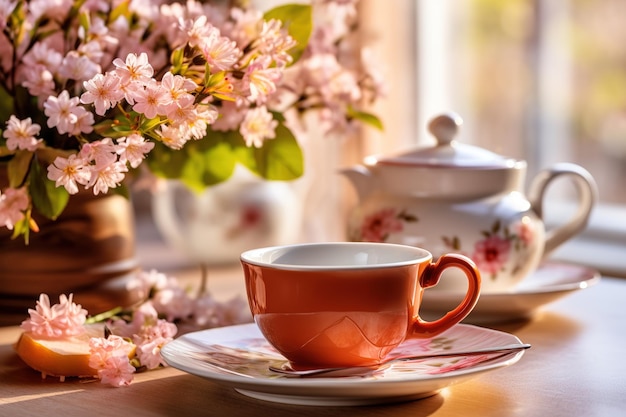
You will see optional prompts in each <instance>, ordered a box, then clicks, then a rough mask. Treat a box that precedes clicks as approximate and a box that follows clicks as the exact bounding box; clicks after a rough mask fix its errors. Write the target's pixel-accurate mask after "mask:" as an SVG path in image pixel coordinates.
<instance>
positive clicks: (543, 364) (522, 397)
mask: <svg viewBox="0 0 626 417" xmlns="http://www.w3.org/2000/svg"><path fill="white" fill-rule="evenodd" d="M211 285H212V286H213V287H212V289H213V291H214V292H219V293H220V294H222V295H224V296H226V295H228V296H230V295H232V294H234V293H240V292H241V291H243V283H242V279H241V278H240V277H239V274H237V273H234V274H233V273H231V274H222V276H221V277H218V278H217V279H216V278H213V281H212V282H211ZM488 327H492V328H495V329H498V330H502V331H507V332H510V333H513V334H515V335H517V336H518V337H519V338H520V339H521V340H522V341H523V342H526V343H531V344H532V345H533V347H532V349H530V350H529V351H527V352H526V353H525V355H524V357H523V358H522V359H521V360H520V361H519V362H518V363H516V364H514V365H512V366H510V367H507V368H503V369H498V370H495V371H493V372H489V373H485V374H481V375H478V376H476V377H475V378H473V379H471V380H469V381H466V382H463V383H461V384H458V385H454V386H452V387H449V388H446V389H444V390H443V391H441V392H440V393H439V394H436V395H434V396H432V397H429V398H426V399H422V400H417V401H412V402H407V403H400V404H391V405H381V406H364V407H313V406H294V405H281V404H274V403H270V402H264V401H260V400H255V399H252V398H248V397H245V396H243V395H241V394H239V393H237V392H236V391H234V390H232V389H230V388H226V387H223V386H220V385H218V384H216V383H214V382H211V381H208V380H205V379H203V378H200V377H197V376H194V375H189V374H186V373H184V372H181V371H178V370H176V369H173V368H165V369H159V370H155V371H150V372H145V373H140V374H137V375H136V376H135V380H134V382H133V383H132V384H131V385H130V386H129V387H125V388H112V387H108V386H104V385H102V384H99V383H94V382H91V383H85V382H81V381H76V380H69V381H66V382H63V383H61V382H59V381H58V380H56V379H45V380H42V379H41V377H40V375H39V374H38V373H37V372H35V371H32V370H31V369H30V368H28V367H27V366H26V365H25V364H24V363H23V362H21V360H20V359H19V358H18V357H17V356H16V355H15V353H14V352H13V349H12V344H13V343H14V342H15V341H16V340H17V337H18V335H19V329H18V328H17V327H4V328H0V416H37V417H41V416H42V415H52V416H77V415H89V416H98V415H105V416H133V417H139V416H200V415H207V416H272V417H280V416H296V415H297V416H317V415H319V416H342V417H346V416H351V415H359V416H482V417H486V416H498V417H502V416H525V417H526V416H551V417H555V416H568V417H569V416H586V417H590V416H616V415H624V413H625V412H626V360H624V353H626V280H623V279H616V278H608V277H603V278H602V279H601V281H600V282H599V283H598V284H597V285H595V286H592V287H590V288H587V289H584V290H580V291H577V292H575V293H571V294H569V295H567V296H566V297H564V298H561V299H559V300H557V301H555V302H553V303H551V304H548V305H547V306H545V307H544V308H543V309H542V310H541V311H539V312H538V314H537V315H535V317H534V318H533V319H531V320H526V321H519V322H511V323H503V324H497V325H490V326H488Z"/></svg>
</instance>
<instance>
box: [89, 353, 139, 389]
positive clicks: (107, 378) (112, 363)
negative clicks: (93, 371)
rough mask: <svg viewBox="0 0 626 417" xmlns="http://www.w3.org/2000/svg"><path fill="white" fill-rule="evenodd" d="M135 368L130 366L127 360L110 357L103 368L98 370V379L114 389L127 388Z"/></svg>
mask: <svg viewBox="0 0 626 417" xmlns="http://www.w3.org/2000/svg"><path fill="white" fill-rule="evenodd" d="M134 373H135V367H134V366H132V365H131V364H130V362H129V361H128V358H124V357H122V356H111V357H110V358H108V359H107V361H106V363H105V366H104V367H103V368H102V369H99V370H98V378H100V381H101V382H102V383H103V384H109V385H112V386H114V387H122V386H128V385H130V384H131V382H133V374H134Z"/></svg>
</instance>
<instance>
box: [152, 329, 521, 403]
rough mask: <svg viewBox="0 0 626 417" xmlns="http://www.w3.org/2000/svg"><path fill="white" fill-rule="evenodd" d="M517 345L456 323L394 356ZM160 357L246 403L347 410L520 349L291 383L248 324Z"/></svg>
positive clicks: (435, 388) (444, 382)
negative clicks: (276, 370)
mask: <svg viewBox="0 0 626 417" xmlns="http://www.w3.org/2000/svg"><path fill="white" fill-rule="evenodd" d="M518 343H521V341H520V339H518V338H517V337H515V336H514V335H511V334H508V333H504V332H500V331H496V330H490V329H484V328H481V327H475V326H471V325H464V324H461V325H456V326H454V327H452V328H451V329H449V330H447V331H446V332H445V333H442V334H441V335H439V336H437V337H435V338H432V339H422V340H419V341H415V340H412V341H407V342H406V343H404V344H402V345H400V346H399V347H397V348H396V350H395V351H394V352H395V354H397V355H399V356H401V355H406V354H409V353H411V354H416V353H419V352H423V353H425V352H429V353H436V352H447V351H451V350H454V351H457V350H474V349H481V348H489V347H494V346H500V345H508V344H518ZM161 354H162V356H163V358H164V359H165V361H166V362H167V363H168V364H169V365H170V366H172V367H174V368H177V369H180V370H183V371H185V372H188V373H190V374H193V375H198V376H201V377H203V378H207V379H209V380H211V381H213V382H215V383H218V384H222V385H225V386H228V387H232V388H234V389H235V390H237V391H238V392H240V393H241V394H244V395H247V396H250V397H253V398H257V399H261V400H265V401H272V402H279V403H287V404H298V405H315V406H348V405H368V404H378V403H390V402H401V401H407V400H414V399H419V398H424V397H428V396H431V395H434V394H436V393H437V392H439V391H440V390H441V389H443V388H445V387H448V386H451V385H454V384H458V383H461V382H464V381H467V380H468V379H471V378H474V377H476V376H477V375H479V374H481V373H484V372H488V371H493V370H496V369H499V368H503V367H506V366H509V365H512V364H514V363H516V362H517V361H519V360H520V359H521V357H522V355H523V354H524V352H523V351H519V352H517V353H513V354H509V355H506V356H503V357H500V356H499V355H498V354H495V355H494V354H488V355H486V356H484V357H483V356H478V357H476V356H471V357H470V356H467V357H462V358H459V357H452V358H438V359H431V360H419V361H406V362H397V363H394V364H393V365H391V366H390V367H383V368H384V369H381V370H380V371H379V372H376V373H373V374H367V375H366V376H351V377H338V378H333V377H311V378H291V377H286V376H284V375H280V374H277V373H274V372H272V371H270V370H269V366H270V365H274V366H280V365H281V364H282V363H284V361H285V358H284V357H282V356H281V355H280V354H279V353H277V352H276V351H275V350H274V349H273V348H272V347H271V346H270V345H269V343H268V342H267V341H266V340H265V339H264V338H263V336H262V335H261V333H260V331H259V329H258V327H257V326H256V325H255V324H244V325H237V326H230V327H222V328H216V329H210V330H203V331H200V332H195V333H189V334H186V335H184V336H181V337H180V338H178V339H176V340H174V341H172V342H170V343H168V344H167V345H165V346H164V347H163V348H162V350H161Z"/></svg>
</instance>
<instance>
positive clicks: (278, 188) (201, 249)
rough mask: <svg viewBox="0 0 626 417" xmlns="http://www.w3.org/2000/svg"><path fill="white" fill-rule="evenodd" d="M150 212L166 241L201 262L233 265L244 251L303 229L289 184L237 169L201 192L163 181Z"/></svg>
mask: <svg viewBox="0 0 626 417" xmlns="http://www.w3.org/2000/svg"><path fill="white" fill-rule="evenodd" d="M152 212H153V217H154V220H155V224H156V226H157V228H158V230H159V232H160V233H161V235H162V236H163V237H164V239H165V240H166V242H167V243H169V244H170V245H171V246H172V247H173V248H176V249H177V250H179V251H181V252H182V253H184V254H185V255H186V256H187V257H188V258H189V259H190V260H192V261H195V262H200V263H205V264H221V263H236V262H238V261H239V255H240V254H241V252H243V251H245V250H248V249H252V248H256V247H264V246H271V245H281V244H287V243H294V242H296V241H297V240H298V239H299V236H300V229H301V209H300V202H299V199H298V196H297V195H296V193H295V192H294V190H293V188H292V187H291V186H290V184H289V183H286V182H282V181H263V180H260V179H258V178H256V177H253V176H252V175H249V174H247V173H245V172H243V171H241V170H238V171H236V172H235V174H234V175H233V177H232V178H231V179H229V180H228V181H226V182H224V183H220V184H217V185H214V186H212V187H209V188H207V189H206V190H204V191H202V192H196V191H192V190H190V189H189V188H188V187H186V186H185V185H183V184H181V183H180V182H178V181H164V182H162V183H161V184H160V186H159V187H158V189H157V190H156V191H155V192H154V194H153V197H152Z"/></svg>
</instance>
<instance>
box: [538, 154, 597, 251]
mask: <svg viewBox="0 0 626 417" xmlns="http://www.w3.org/2000/svg"><path fill="white" fill-rule="evenodd" d="M560 177H569V178H571V179H572V180H573V182H574V184H575V186H576V191H577V192H578V211H577V212H576V213H575V214H574V215H573V216H572V217H571V218H570V219H569V221H567V222H566V223H564V224H562V225H559V226H557V227H555V228H554V229H552V230H547V231H546V238H545V246H544V250H543V257H544V258H545V257H547V256H548V255H549V254H550V252H552V251H553V250H554V249H556V248H557V247H558V246H559V245H561V244H562V243H564V242H565V241H567V240H568V239H570V238H571V237H573V236H574V235H576V234H577V233H579V232H580V231H582V230H583V229H584V228H585V227H586V225H587V222H588V221H589V216H590V215H591V210H592V209H593V207H594V205H595V204H596V202H597V200H598V187H597V185H596V182H595V180H594V179H593V177H592V176H591V174H590V173H589V171H587V170H586V169H584V168H583V167H581V166H579V165H576V164H572V163H559V164H555V165H554V166H552V167H551V168H549V169H546V170H543V171H541V172H539V174H537V176H536V177H535V178H534V180H533V182H532V184H531V187H530V190H529V192H528V199H529V201H530V204H531V206H532V208H533V210H534V211H535V213H536V214H537V215H538V216H539V217H540V218H541V219H543V215H544V210H543V203H544V202H543V198H544V195H545V192H546V189H547V188H548V186H549V185H550V183H551V182H552V181H553V180H555V179H557V178H560Z"/></svg>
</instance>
